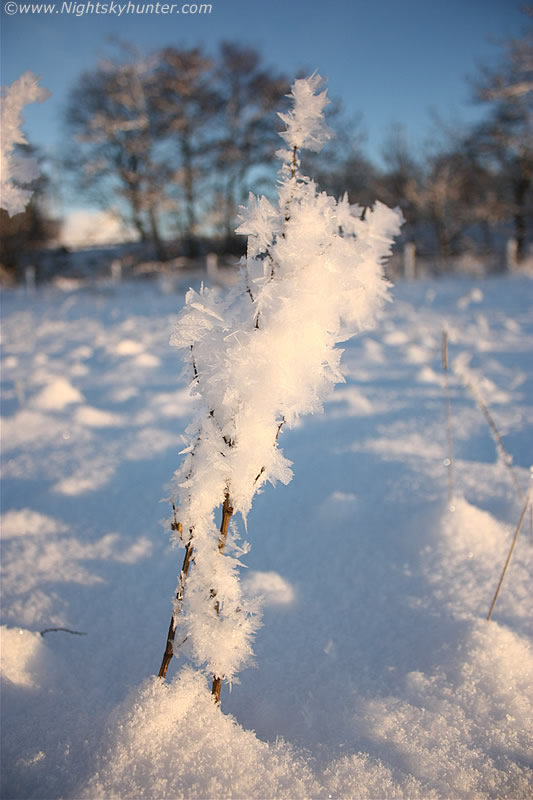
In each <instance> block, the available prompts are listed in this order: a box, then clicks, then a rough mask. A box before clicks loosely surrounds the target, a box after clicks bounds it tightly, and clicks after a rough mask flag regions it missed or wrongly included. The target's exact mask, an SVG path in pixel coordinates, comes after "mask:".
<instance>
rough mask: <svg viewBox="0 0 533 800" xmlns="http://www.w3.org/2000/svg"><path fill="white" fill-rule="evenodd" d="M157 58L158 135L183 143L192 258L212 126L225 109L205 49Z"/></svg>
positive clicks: (170, 50)
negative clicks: (216, 117)
mask: <svg viewBox="0 0 533 800" xmlns="http://www.w3.org/2000/svg"><path fill="white" fill-rule="evenodd" d="M155 58H156V68H155V70H154V89H153V93H152V104H153V108H154V112H155V114H156V117H157V128H158V131H159V132H160V134H161V135H162V136H163V137H164V138H167V139H170V140H171V142H176V143H177V148H176V149H177V151H178V157H179V172H178V175H177V179H176V182H175V186H176V187H177V188H178V190H179V192H180V195H181V197H182V199H183V207H184V219H183V222H182V226H181V227H182V235H183V237H184V240H185V242H186V247H187V250H188V251H189V252H191V251H192V249H193V248H194V239H195V237H196V235H197V233H198V221H199V215H200V209H199V189H201V188H202V184H203V182H204V180H205V177H206V174H207V173H208V171H209V170H208V164H209V160H210V158H211V157H212V151H213V131H212V129H211V123H212V121H213V118H214V115H215V114H216V113H217V111H218V110H219V106H220V100H219V97H218V94H217V92H216V91H215V89H214V87H213V61H212V59H210V58H208V57H207V56H206V55H205V54H204V53H203V51H202V50H201V49H200V48H199V47H195V48H192V49H189V50H178V49H176V48H174V47H167V48H165V49H163V50H161V51H159V52H158V53H157V54H156V56H155ZM173 151H174V148H172V151H171V154H170V156H169V157H170V158H173Z"/></svg>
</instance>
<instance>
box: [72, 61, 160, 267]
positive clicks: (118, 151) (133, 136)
mask: <svg viewBox="0 0 533 800" xmlns="http://www.w3.org/2000/svg"><path fill="white" fill-rule="evenodd" d="M151 82H152V64H151V62H150V61H149V60H144V59H141V58H140V56H139V55H138V54H137V53H136V52H134V53H133V57H130V58H129V59H128V60H127V61H126V62H121V63H117V62H114V61H106V62H103V63H101V64H100V65H99V67H98V68H97V69H96V70H93V71H90V72H84V73H83V74H82V75H81V77H80V80H79V82H78V84H77V86H76V87H75V88H74V90H73V91H72V93H71V95H70V99H69V103H68V109H67V124H68V127H69V130H70V132H71V133H72V134H74V137H75V142H74V144H73V153H71V157H70V164H71V165H73V166H74V168H75V169H76V170H78V171H79V168H80V165H82V186H83V187H84V188H87V187H97V188H98V189H100V191H101V195H100V198H101V201H102V205H105V206H107V207H109V205H110V204H111V202H112V198H114V199H115V200H116V201H118V203H117V208H118V210H119V211H121V212H122V214H123V216H124V217H125V218H126V219H128V221H129V222H131V223H132V224H133V226H134V227H135V228H136V230H137V231H138V234H139V237H140V239H141V240H143V241H146V240H151V241H153V243H154V245H155V248H156V253H157V256H158V258H163V257H164V249H163V243H162V235H161V230H160V216H161V214H162V212H163V211H164V210H165V207H166V206H167V205H168V203H169V195H168V191H167V187H168V184H169V182H170V181H171V180H172V179H173V177H174V176H173V175H172V173H170V174H169V169H168V164H167V162H166V160H165V159H164V158H163V157H162V154H161V152H160V147H161V142H160V140H159V139H158V131H157V129H156V126H155V124H154V119H153V114H152V110H151V106H150V96H149V94H150V89H151Z"/></svg>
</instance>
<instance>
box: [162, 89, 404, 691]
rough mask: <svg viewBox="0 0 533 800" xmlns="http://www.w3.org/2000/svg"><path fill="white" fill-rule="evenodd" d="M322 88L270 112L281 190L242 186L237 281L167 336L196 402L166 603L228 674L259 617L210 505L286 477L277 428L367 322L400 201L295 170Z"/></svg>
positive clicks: (237, 504) (318, 126)
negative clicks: (363, 195) (356, 199)
mask: <svg viewBox="0 0 533 800" xmlns="http://www.w3.org/2000/svg"><path fill="white" fill-rule="evenodd" d="M320 86H321V78H320V76H319V75H313V76H312V77H311V78H308V79H307V80H297V81H296V82H295V84H294V85H293V87H292V93H291V95H290V97H291V99H292V101H293V108H292V110H291V111H289V113H288V114H280V117H281V119H282V120H283V121H284V123H285V125H286V131H284V132H283V133H282V134H281V136H282V138H283V139H284V140H285V142H286V144H287V145H289V147H290V149H288V150H282V151H280V153H279V155H280V156H281V157H282V159H283V167H282V169H281V172H280V181H279V197H278V201H277V203H276V204H275V205H273V204H271V203H270V202H269V201H268V200H267V199H266V198H265V197H261V198H259V199H256V198H255V197H253V196H250V202H249V205H248V208H247V209H245V210H244V209H243V211H242V215H241V219H240V226H239V227H238V229H237V232H238V233H241V234H245V235H247V236H248V251H247V257H246V259H243V263H242V265H241V274H240V283H239V285H238V287H237V288H236V289H235V290H233V291H232V292H231V293H229V294H227V295H224V296H221V295H220V294H219V293H218V292H217V291H216V290H212V289H204V288H202V290H201V291H200V292H196V291H194V290H192V289H191V290H190V291H189V292H188V294H187V296H186V305H185V307H184V309H183V310H182V312H181V315H180V318H179V321H178V324H177V327H176V329H175V331H174V333H173V335H172V338H171V343H172V344H174V345H175V346H176V347H179V348H181V349H182V350H183V351H184V354H185V355H186V357H187V359H188V362H189V364H190V375H191V380H192V391H193V393H194V395H195V396H196V400H197V409H198V414H197V416H196V418H195V420H194V422H193V424H192V425H191V427H190V428H189V429H188V431H187V433H188V436H189V438H188V440H187V447H186V450H185V451H184V452H185V453H186V454H187V455H186V458H185V461H184V463H183V466H182V467H181V469H180V470H179V471H178V472H177V473H176V475H175V484H174V493H173V496H172V499H173V501H174V502H175V504H176V506H178V507H179V520H180V523H181V525H180V526H179V530H180V536H181V538H182V539H183V540H184V542H185V543H186V544H188V545H189V546H190V547H191V548H193V552H194V555H193V560H192V562H191V566H190V571H189V574H188V578H187V585H186V590H185V592H184V600H183V607H182V608H180V607H181V595H182V594H183V592H180V587H179V589H178V600H177V601H176V605H175V609H174V611H175V614H176V615H177V614H178V612H179V613H180V614H182V615H183V616H182V618H181V621H180V636H179V640H180V641H181V640H183V639H187V641H188V643H189V645H190V647H191V649H192V655H193V657H194V659H195V661H196V662H197V664H199V665H204V667H205V668H206V669H207V670H208V671H209V672H211V673H213V675H216V676H222V677H225V678H226V679H228V680H232V679H233V678H234V677H235V675H236V673H237V672H238V671H239V670H240V669H241V668H242V667H243V666H244V665H245V664H246V662H247V661H248V660H249V659H250V657H251V655H252V646H251V643H252V638H253V634H254V632H255V629H256V627H257V616H256V615H255V614H254V613H253V609H250V608H248V607H247V606H246V602H245V601H244V599H243V597H242V596H241V590H240V583H239V576H238V567H239V561H238V555H239V554H238V552H236V550H235V549H234V550H233V552H232V551H231V548H229V545H230V542H228V548H229V549H228V550H225V549H224V546H223V543H222V544H221V541H220V533H219V530H218V528H217V524H216V520H215V512H216V511H217V508H218V507H219V506H220V504H221V503H222V502H223V501H224V499H225V500H226V504H231V509H232V510H233V511H235V512H237V511H238V512H240V513H241V515H242V516H243V517H244V518H246V515H247V514H248V512H249V510H250V507H251V505H252V500H253V497H254V494H255V493H256V492H258V491H259V490H260V489H261V487H263V485H264V484H265V483H266V482H267V481H269V482H271V483H275V482H276V481H281V482H282V483H288V482H289V481H290V480H291V477H292V471H291V462H290V461H288V460H287V459H286V458H285V456H284V455H283V452H282V449H281V447H280V446H279V434H280V431H281V429H282V427H290V426H291V425H294V423H295V422H297V420H298V419H299V418H300V417H301V416H302V415H304V414H309V413H313V412H318V411H321V409H322V403H323V400H324V398H325V397H326V396H327V395H328V393H329V392H330V390H331V387H332V386H333V385H334V384H335V383H337V382H338V381H342V380H343V374H342V369H341V366H340V359H341V354H342V350H341V349H339V348H337V347H336V345H337V344H338V343H339V342H342V341H345V340H347V339H349V338H350V337H351V336H353V335H354V334H356V333H357V332H359V331H361V330H364V329H365V328H368V327H369V326H371V325H372V323H373V321H374V318H375V315H376V312H377V311H378V309H379V308H380V307H381V305H382V303H383V301H384V299H385V298H386V295H387V283H386V281H385V280H384V277H383V262H384V260H385V258H386V257H387V256H388V255H389V253H390V250H391V245H392V241H393V237H394V236H395V235H396V234H397V233H398V232H399V229H400V225H401V223H402V217H401V213H400V212H399V211H398V210H394V211H393V210H391V209H389V208H387V207H386V206H385V205H383V204H381V203H379V202H377V203H376V204H375V206H374V208H373V209H366V210H364V209H363V208H361V207H359V206H353V205H350V203H349V202H348V199H347V197H344V198H343V199H341V200H339V201H338V202H337V201H336V200H335V199H334V198H333V197H329V196H328V195H327V194H325V193H324V192H319V191H318V190H317V187H316V185H315V184H314V182H313V181H312V180H310V179H309V178H307V177H305V176H303V175H302V174H300V169H299V167H300V165H299V160H298V151H299V149H300V148H301V147H308V148H310V149H312V150H319V149H320V148H321V147H322V146H323V144H324V143H325V142H326V141H327V140H328V139H329V138H330V137H331V135H332V134H331V131H330V130H329V129H328V128H327V126H326V124H325V121H324V116H323V110H324V106H325V105H326V103H327V102H328V100H327V94H326V92H325V91H321V92H320V91H319V90H320ZM222 550H224V552H222ZM183 577H184V576H183V574H182V576H181V580H183ZM181 588H183V586H182V587H181Z"/></svg>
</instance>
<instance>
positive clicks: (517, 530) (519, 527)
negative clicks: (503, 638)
mask: <svg viewBox="0 0 533 800" xmlns="http://www.w3.org/2000/svg"><path fill="white" fill-rule="evenodd" d="M530 496H531V490H530V491H529V492H528V493H527V496H526V502H525V504H524V508H523V509H522V513H521V515H520V520H519V522H518V525H517V526H516V530H515V533H514V536H513V541H512V542H511V547H510V548H509V552H508V553H507V558H506V559H505V564H504V566H503V570H502V574H501V575H500V580H499V581H498V586H497V587H496V592H495V593H494V597H493V599H492V603H491V606H490V610H489V613H488V615H487V621H489V620H490V618H491V616H492V612H493V611H494V606H495V605H496V600H497V599H498V595H499V593H500V589H501V587H502V583H503V579H504V577H505V573H506V572H507V567H508V566H509V563H510V561H511V556H512V555H513V550H514V547H515V544H516V540H517V539H518V534H519V533H520V529H521V527H522V523H523V521H524V517H525V516H526V511H527V507H528V505H529V500H530Z"/></svg>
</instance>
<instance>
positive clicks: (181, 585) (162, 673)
mask: <svg viewBox="0 0 533 800" xmlns="http://www.w3.org/2000/svg"><path fill="white" fill-rule="evenodd" d="M178 524H179V523H178ZM192 552H193V546H192V539H191V541H189V542H188V544H187V545H186V547H185V556H184V558H183V566H182V568H181V572H180V577H179V581H178V590H177V592H176V601H175V605H174V612H173V614H172V617H171V619H170V625H169V626H168V634H167V643H166V646H165V652H164V653H163V660H162V662H161V666H160V668H159V677H160V678H165V677H166V674H167V670H168V665H169V664H170V662H171V661H172V656H173V655H174V638H175V636H176V625H177V621H178V614H179V612H180V609H181V604H182V603H183V596H184V594H185V581H186V580H187V575H188V574H189V568H190V566H191V560H192Z"/></svg>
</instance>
